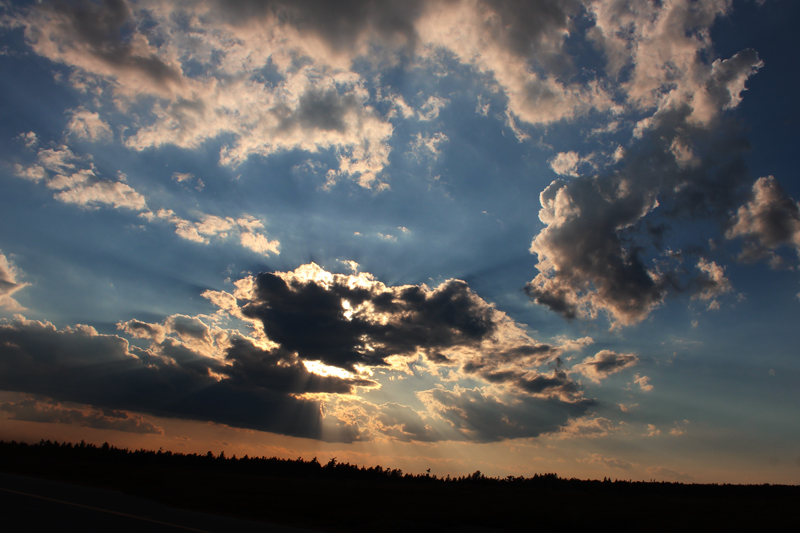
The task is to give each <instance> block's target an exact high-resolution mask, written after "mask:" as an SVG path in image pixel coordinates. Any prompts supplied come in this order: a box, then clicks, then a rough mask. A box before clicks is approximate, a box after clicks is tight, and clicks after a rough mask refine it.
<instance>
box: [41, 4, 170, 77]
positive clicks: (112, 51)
mask: <svg viewBox="0 0 800 533" xmlns="http://www.w3.org/2000/svg"><path fill="white" fill-rule="evenodd" d="M35 9H38V15H40V16H41V17H42V18H41V19H39V20H38V21H36V22H33V23H30V24H29V25H28V28H27V31H26V38H27V39H28V40H29V41H30V42H32V43H37V44H40V45H42V44H44V43H45V42H49V43H50V44H53V45H55V46H57V47H59V48H61V49H62V51H61V53H66V52H65V50H73V51H75V52H77V53H78V54H81V55H86V56H87V57H90V58H94V59H96V60H99V61H101V62H103V63H105V64H106V65H107V66H109V67H111V68H112V69H114V70H117V71H135V72H136V73H139V74H142V75H144V76H146V77H147V78H148V79H149V80H150V81H152V82H154V83H155V84H157V85H158V86H160V87H162V88H166V87H168V86H169V85H170V84H179V83H180V82H181V79H182V76H181V72H180V71H179V70H178V69H176V68H175V67H173V66H170V65H168V64H167V63H165V62H164V61H163V60H162V59H161V58H159V57H158V56H157V55H156V54H155V53H152V52H151V53H144V54H142V53H141V52H142V46H141V43H140V44H139V45H135V44H134V43H133V41H132V36H133V35H134V34H136V28H135V25H134V23H133V21H132V20H131V15H132V13H131V9H130V7H129V5H128V3H127V2H126V1H125V0H103V1H102V2H91V1H88V0H80V1H74V2H69V1H53V2H46V3H43V4H41V5H39V6H37V7H36V8H35ZM78 66H81V65H80V64H78ZM89 70H91V69H89Z"/></svg>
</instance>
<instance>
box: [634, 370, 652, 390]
mask: <svg viewBox="0 0 800 533" xmlns="http://www.w3.org/2000/svg"><path fill="white" fill-rule="evenodd" d="M633 381H634V383H636V384H637V385H639V388H640V389H642V390H643V391H644V392H650V391H651V390H653V386H652V385H650V378H649V377H647V376H640V375H639V374H636V375H634V376H633Z"/></svg>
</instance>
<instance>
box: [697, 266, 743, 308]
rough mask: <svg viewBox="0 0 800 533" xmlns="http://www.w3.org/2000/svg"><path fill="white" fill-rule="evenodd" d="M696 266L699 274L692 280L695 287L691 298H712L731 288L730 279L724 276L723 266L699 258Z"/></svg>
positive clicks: (729, 290)
mask: <svg viewBox="0 0 800 533" xmlns="http://www.w3.org/2000/svg"><path fill="white" fill-rule="evenodd" d="M697 268H698V269H699V270H700V272H701V274H700V275H699V276H697V277H696V278H695V279H694V280H693V282H694V284H695V286H696V287H697V288H696V292H695V293H694V294H693V295H692V299H696V298H699V299H701V300H712V299H714V298H716V297H717V296H720V295H722V294H725V293H728V292H731V291H732V290H733V287H732V286H731V282H730V280H729V279H728V278H727V277H725V267H721V266H719V265H718V264H717V263H715V262H714V261H707V260H706V259H703V258H701V259H700V261H699V262H698V263H697ZM715 302H716V300H715ZM712 303H714V302H712Z"/></svg>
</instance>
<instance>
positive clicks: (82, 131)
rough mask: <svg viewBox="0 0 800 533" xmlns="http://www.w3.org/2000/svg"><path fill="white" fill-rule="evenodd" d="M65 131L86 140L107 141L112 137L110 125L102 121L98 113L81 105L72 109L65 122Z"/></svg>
mask: <svg viewBox="0 0 800 533" xmlns="http://www.w3.org/2000/svg"><path fill="white" fill-rule="evenodd" d="M67 132H69V134H70V135H73V136H75V137H77V138H78V139H83V140H87V141H107V140H111V139H113V137H114V134H113V133H112V131H111V127H110V126H109V125H108V124H106V123H105V122H103V120H102V119H101V118H100V114H99V113H97V112H92V111H89V110H88V109H85V108H82V107H81V108H78V109H75V110H73V111H72V117H70V119H69V122H68V123H67Z"/></svg>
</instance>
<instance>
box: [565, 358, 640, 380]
mask: <svg viewBox="0 0 800 533" xmlns="http://www.w3.org/2000/svg"><path fill="white" fill-rule="evenodd" d="M638 362H639V358H638V357H637V356H636V355H635V354H632V353H625V354H618V353H616V352H612V351H611V350H601V351H599V352H597V353H596V354H595V355H593V356H592V357H587V358H586V359H584V360H583V362H582V363H580V364H577V365H575V366H573V367H572V371H573V372H579V373H581V374H583V375H584V376H586V377H587V378H589V379H591V380H592V381H594V382H595V383H600V382H601V381H602V380H603V379H605V378H607V377H608V376H610V375H611V374H616V373H617V372H619V371H621V370H623V369H625V368H629V367H632V366H634V365H636V364H637V363H638Z"/></svg>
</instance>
